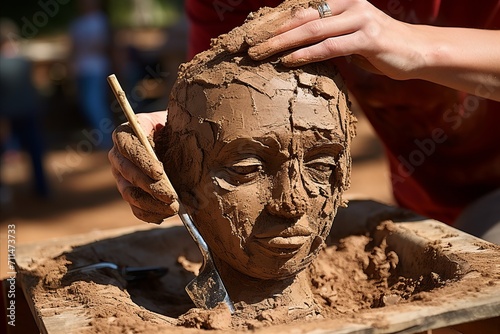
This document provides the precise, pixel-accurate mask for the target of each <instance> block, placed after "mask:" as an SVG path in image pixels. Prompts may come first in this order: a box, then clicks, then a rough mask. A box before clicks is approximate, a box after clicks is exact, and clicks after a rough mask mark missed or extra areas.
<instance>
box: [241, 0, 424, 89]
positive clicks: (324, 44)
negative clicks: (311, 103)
mask: <svg viewBox="0 0 500 334" xmlns="http://www.w3.org/2000/svg"><path fill="white" fill-rule="evenodd" d="M327 2H328V3H329V6H330V8H331V11H332V14H333V15H332V16H331V17H326V18H323V19H320V17H319V13H318V10H317V9H316V7H311V8H307V9H304V8H300V9H298V10H297V9H295V10H294V9H290V10H288V12H287V11H284V12H283V14H282V15H283V16H288V17H290V18H289V19H283V18H280V19H279V20H280V21H281V20H284V22H283V24H275V25H270V27H269V28H270V29H271V30H267V28H268V27H266V29H252V30H254V31H255V32H253V33H251V34H253V36H252V37H251V38H250V44H254V45H253V46H252V47H251V48H250V49H249V51H248V53H249V55H250V57H252V58H253V59H256V60H262V59H265V58H267V57H269V56H271V55H274V54H277V53H280V52H283V51H287V50H290V52H288V53H287V54H285V55H284V56H283V57H282V58H281V62H282V63H283V64H284V65H286V66H293V67H295V66H300V65H303V64H307V63H311V62H318V61H323V60H327V59H331V58H335V57H340V56H351V55H352V56H353V57H352V61H353V62H354V63H355V64H356V65H359V66H360V67H362V68H364V69H366V70H369V71H372V72H375V73H383V74H385V75H388V76H390V77H393V78H396V79H404V78H406V76H408V74H407V72H410V71H412V69H414V68H415V67H417V66H418V65H419V64H420V62H421V59H419V58H418V57H416V56H417V54H414V53H413V51H412V50H411V49H410V48H409V47H408V44H409V42H408V40H407V39H406V37H405V38H402V35H403V36H413V35H411V34H409V31H408V25H407V24H406V23H403V22H400V21H397V20H395V19H393V18H391V17H390V16H388V15H386V14H385V13H384V12H382V11H380V10H379V9H377V8H376V7H374V6H373V5H372V4H370V3H369V2H368V1H366V0H336V1H331V0H330V1H327ZM262 31H266V32H265V33H262ZM263 34H265V35H266V36H264V35H263ZM269 37H271V38H269Z"/></svg>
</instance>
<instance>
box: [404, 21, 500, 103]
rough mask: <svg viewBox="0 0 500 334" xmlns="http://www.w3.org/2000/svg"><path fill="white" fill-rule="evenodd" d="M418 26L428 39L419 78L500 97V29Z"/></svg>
mask: <svg viewBox="0 0 500 334" xmlns="http://www.w3.org/2000/svg"><path fill="white" fill-rule="evenodd" d="M414 28H415V29H416V33H417V34H419V35H420V36H421V38H422V40H423V41H426V42H425V43H422V45H424V46H423V47H422V50H421V56H422V59H423V66H421V67H420V68H418V69H416V70H415V72H414V73H413V77H414V78H415V79H422V80H427V81H431V82H434V83H438V84H441V85H445V86H448V87H450V88H454V89H457V90H460V91H464V92H467V93H471V94H474V95H477V96H480V97H484V98H488V99H492V100H497V101H500V30H480V29H466V28H443V27H432V26H414ZM417 45H418V43H417Z"/></svg>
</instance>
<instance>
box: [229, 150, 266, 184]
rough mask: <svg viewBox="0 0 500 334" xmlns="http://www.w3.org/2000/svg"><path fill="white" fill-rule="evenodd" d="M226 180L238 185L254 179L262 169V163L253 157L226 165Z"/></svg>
mask: <svg viewBox="0 0 500 334" xmlns="http://www.w3.org/2000/svg"><path fill="white" fill-rule="evenodd" d="M225 170H226V172H227V176H228V180H227V181H228V182H230V183H232V184H234V185H238V184H242V183H247V182H251V181H253V180H255V179H256V178H257V177H258V176H259V175H260V174H261V172H262V170H263V163H262V161H261V160H260V159H258V158H255V157H249V158H244V159H241V160H238V161H236V162H234V163H233V164H231V165H229V166H226V167H225Z"/></svg>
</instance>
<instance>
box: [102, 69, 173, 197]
mask: <svg viewBox="0 0 500 334" xmlns="http://www.w3.org/2000/svg"><path fill="white" fill-rule="evenodd" d="M108 83H109V85H110V86H111V89H112V90H113V93H114V94H115V96H116V99H117V100H118V103H119V104H120V106H121V108H122V111H123V113H124V114H125V117H127V120H128V122H129V124H130V126H131V127H132V130H134V133H135V135H136V136H137V137H138V138H139V140H140V142H141V144H142V145H144V147H145V148H146V150H147V151H148V153H149V154H150V155H151V158H153V159H156V160H158V157H157V156H156V153H155V151H154V150H153V147H152V146H151V143H150V142H149V140H148V137H147V136H146V134H145V133H144V131H143V130H142V127H141V125H140V124H139V121H138V120H137V116H136V115H135V113H134V110H133V109H132V106H131V105H130V103H129V102H128V100H127V96H126V95H125V92H124V91H123V89H122V87H121V86H120V83H119V82H118V79H117V78H116V76H115V75H114V74H111V75H110V76H108ZM163 175H164V176H165V179H166V180H167V182H168V183H167V185H168V186H169V187H170V188H171V190H172V192H173V193H174V194H176V196H175V197H176V198H178V196H177V193H176V192H175V189H174V187H173V186H172V183H170V180H169V179H168V176H167V174H165V171H163Z"/></svg>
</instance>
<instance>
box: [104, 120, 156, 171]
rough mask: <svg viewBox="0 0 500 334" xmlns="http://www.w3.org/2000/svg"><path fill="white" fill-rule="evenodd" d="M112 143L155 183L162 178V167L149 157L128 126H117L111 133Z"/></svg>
mask: <svg viewBox="0 0 500 334" xmlns="http://www.w3.org/2000/svg"><path fill="white" fill-rule="evenodd" d="M113 141H114V143H115V147H117V148H118V150H119V151H120V153H121V154H122V155H123V156H124V157H126V158H127V159H129V160H130V161H131V162H132V163H133V164H134V165H136V166H137V167H139V168H140V169H141V170H142V171H143V173H145V174H146V175H147V176H149V177H150V178H152V179H153V180H155V181H159V180H161V179H162V178H163V165H162V164H161V162H159V161H158V160H157V159H154V158H153V157H151V156H150V154H149V153H148V152H147V150H146V148H145V147H144V146H142V145H141V144H140V141H139V139H138V138H137V137H136V136H135V134H134V133H133V130H132V129H131V128H130V126H129V125H127V124H122V125H120V126H118V127H117V128H116V129H115V131H114V132H113Z"/></svg>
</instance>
